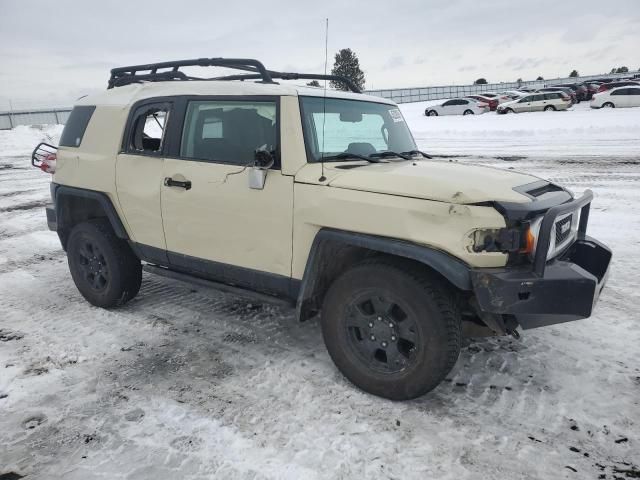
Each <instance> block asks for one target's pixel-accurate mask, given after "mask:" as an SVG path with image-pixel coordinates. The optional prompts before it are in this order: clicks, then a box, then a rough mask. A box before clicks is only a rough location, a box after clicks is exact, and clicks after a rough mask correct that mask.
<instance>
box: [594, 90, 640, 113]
mask: <svg viewBox="0 0 640 480" xmlns="http://www.w3.org/2000/svg"><path fill="white" fill-rule="evenodd" d="M602 107H609V108H622V107H640V86H638V87H630V86H627V87H618V88H612V89H611V90H606V91H604V92H600V93H596V94H594V95H593V98H592V99H591V108H602Z"/></svg>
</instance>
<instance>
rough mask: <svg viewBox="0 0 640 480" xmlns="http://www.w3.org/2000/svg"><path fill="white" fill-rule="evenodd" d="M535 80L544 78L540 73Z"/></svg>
mask: <svg viewBox="0 0 640 480" xmlns="http://www.w3.org/2000/svg"><path fill="white" fill-rule="evenodd" d="M536 80H544V78H542V75H538V78H536Z"/></svg>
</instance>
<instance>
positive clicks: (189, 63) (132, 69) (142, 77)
mask: <svg viewBox="0 0 640 480" xmlns="http://www.w3.org/2000/svg"><path fill="white" fill-rule="evenodd" d="M195 66H197V67H224V68H231V69H234V70H241V71H243V72H249V73H243V74H236V75H226V76H222V77H213V78H200V77H193V76H189V75H187V74H185V73H184V72H182V71H180V68H181V67H195ZM274 79H280V80H333V81H334V82H340V83H342V84H344V85H345V86H346V87H347V88H348V89H349V90H351V91H352V92H355V93H361V91H360V89H359V88H358V87H357V85H355V84H354V83H353V82H352V81H351V80H350V79H348V78H346V77H343V76H340V75H323V74H313V73H290V72H276V71H273V70H267V69H266V68H265V66H264V65H263V64H262V62H260V61H258V60H255V59H252V58H195V59H192V60H176V61H172V62H161V63H148V64H146V65H131V66H128V67H118V68H114V69H112V70H111V77H110V78H109V83H108V85H107V89H109V88H114V87H122V86H124V85H130V84H132V83H140V82H166V81H174V80H177V81H185V80H258V81H260V82H261V83H271V84H275V83H276V82H274Z"/></svg>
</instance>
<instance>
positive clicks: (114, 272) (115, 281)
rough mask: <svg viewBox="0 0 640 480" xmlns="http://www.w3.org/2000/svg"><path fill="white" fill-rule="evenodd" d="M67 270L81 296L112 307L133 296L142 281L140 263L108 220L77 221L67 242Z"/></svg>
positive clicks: (97, 304)
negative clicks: (78, 222)
mask: <svg viewBox="0 0 640 480" xmlns="http://www.w3.org/2000/svg"><path fill="white" fill-rule="evenodd" d="M67 258H68V261H69V270H70V271H71V277H72V278H73V281H74V283H75V284H76V287H77V288H78V290H79V291H80V293H81V294H82V296H83V297H84V298H85V299H86V300H87V301H88V302H89V303H91V304H92V305H95V306H97V307H103V308H108V307H114V306H116V305H122V304H124V303H126V302H128V301H129V300H131V299H132V298H134V297H135V296H136V295H137V294H138V291H139V290H140V284H141V282H142V265H141V264H140V260H139V259H138V258H137V257H136V256H135V255H134V253H133V252H132V251H131V248H130V247H129V245H127V243H126V242H125V241H124V240H122V239H120V238H118V237H116V235H115V233H114V232H113V230H112V228H111V225H110V224H109V222H108V221H107V220H104V219H96V220H90V221H88V222H83V223H80V224H78V225H76V226H75V227H74V228H73V230H72V231H71V234H70V235H69V241H68V242H67Z"/></svg>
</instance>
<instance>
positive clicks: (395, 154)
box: [369, 150, 411, 160]
mask: <svg viewBox="0 0 640 480" xmlns="http://www.w3.org/2000/svg"><path fill="white" fill-rule="evenodd" d="M386 157H398V158H402V159H404V160H411V157H408V156H406V155H405V154H404V153H398V152H392V151H391V150H387V151H385V152H377V153H372V154H371V155H369V158H386Z"/></svg>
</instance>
